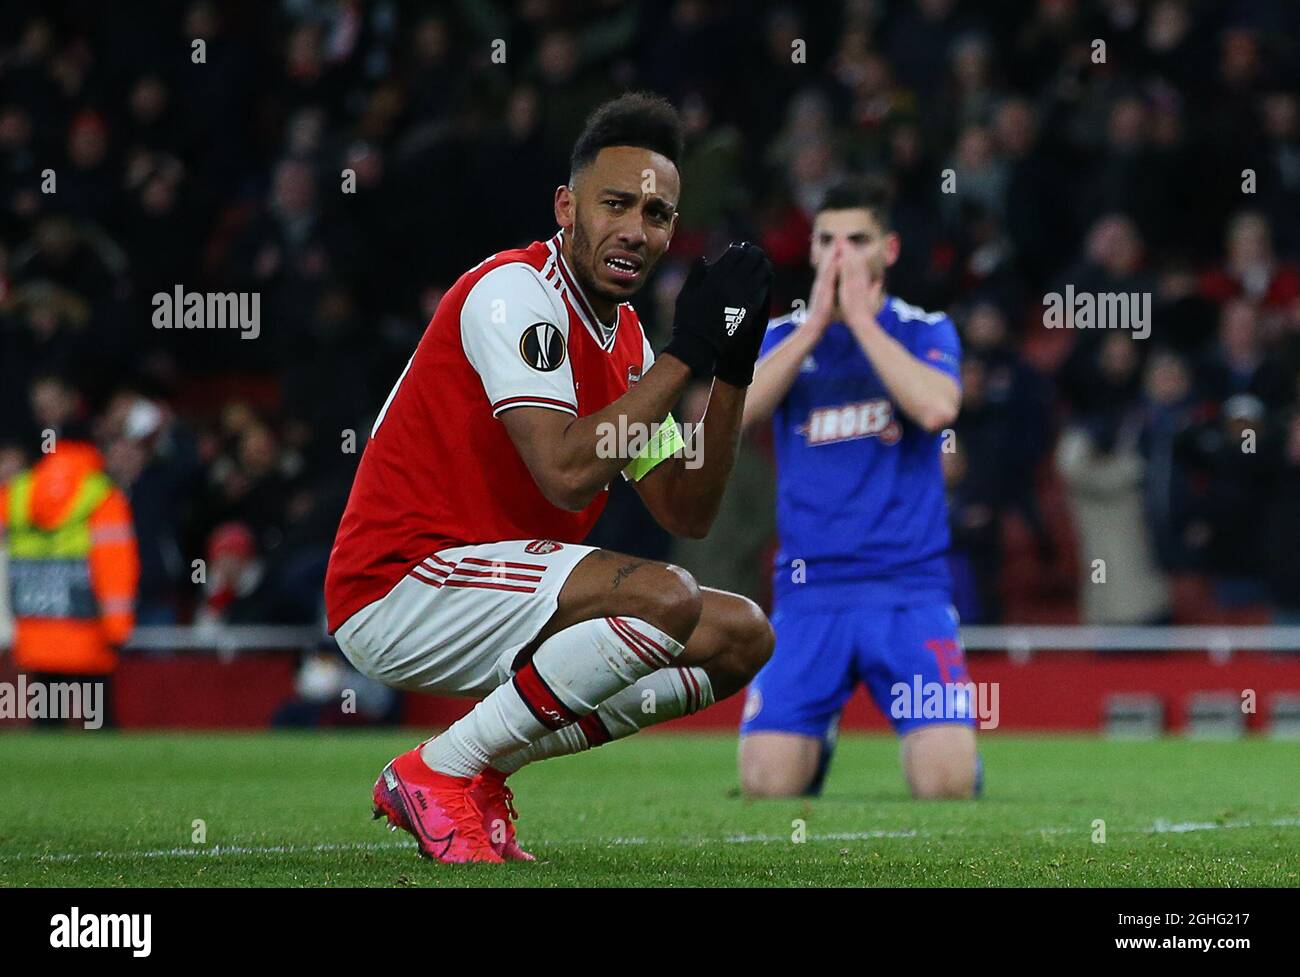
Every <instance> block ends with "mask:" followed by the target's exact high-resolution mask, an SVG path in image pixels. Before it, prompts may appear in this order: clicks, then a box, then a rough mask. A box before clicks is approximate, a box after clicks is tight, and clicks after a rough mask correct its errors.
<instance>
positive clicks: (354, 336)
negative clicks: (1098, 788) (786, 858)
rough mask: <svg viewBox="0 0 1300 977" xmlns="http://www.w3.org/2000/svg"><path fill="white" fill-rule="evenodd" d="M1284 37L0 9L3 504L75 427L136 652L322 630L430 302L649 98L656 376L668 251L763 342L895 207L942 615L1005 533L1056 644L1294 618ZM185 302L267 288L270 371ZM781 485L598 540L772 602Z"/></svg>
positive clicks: (831, 13) (902, 18)
mask: <svg viewBox="0 0 1300 977" xmlns="http://www.w3.org/2000/svg"><path fill="white" fill-rule="evenodd" d="M1297 39H1300V4H1295V3H1290V2H1286V0H1240V2H1208V0H1206V2H1197V0H1150V2H1139V0H1096V2H1084V0H1004V2H999V3H974V2H969V0H967V2H962V0H832V2H818V3H808V4H782V3H774V2H755V3H750V2H740V0H734V2H731V0H710V2H704V0H626V2H619V0H442V2H439V3H434V4H426V3H417V2H413V0H411V2H408V0H368V2H364V0H278V2H275V3H260V2H251V0H226V2H222V3H209V2H202V0H200V2H191V3H175V2H168V0H138V2H132V3H129V4H125V5H124V4H103V3H96V2H93V0H66V2H63V3H60V4H52V5H51V4H35V3H34V4H22V3H18V4H15V3H10V4H6V5H3V6H0V194H2V198H0V481H3V480H4V479H5V478H8V477H10V476H11V475H13V474H14V473H15V472H16V471H17V470H19V469H20V468H22V467H23V466H24V465H25V464H28V463H30V462H31V461H32V460H33V459H34V458H35V457H37V453H38V451H39V446H40V438H41V432H43V431H47V430H53V431H63V430H66V429H69V427H70V426H72V425H80V426H82V427H83V428H84V429H86V430H88V431H89V432H90V436H93V438H94V440H95V441H96V442H97V443H98V445H99V447H100V449H101V451H102V453H103V457H104V460H105V465H106V469H107V470H108V471H109V473H110V474H111V475H112V476H113V478H114V479H115V480H116V481H117V482H118V484H119V485H120V486H122V487H123V489H124V490H125V491H126V492H127V493H128V495H129V497H130V500H131V503H132V506H133V509H134V513H135V519H136V529H137V534H138V538H139V541H140V558H141V582H140V599H139V612H138V622H139V623H141V624H149V623H168V622H178V621H179V622H188V621H194V620H226V621H246V622H247V621H266V622H277V623H285V622H306V621H314V620H318V619H319V615H320V601H321V596H320V588H321V581H322V579H323V573H324V566H325V562H326V559H327V556H328V551H329V546H330V544H331V542H332V539H333V532H334V529H335V527H336V525H337V520H338V517H339V515H340V513H341V511H342V506H343V503H344V501H345V499H346V494H347V490H348V487H349V485H350V483H351V477H352V473H353V471H354V469H355V465H356V461H357V458H358V456H359V452H360V450H361V448H362V447H363V445H364V441H365V436H366V432H367V431H368V430H369V427H370V423H371V421H372V420H373V416H374V413H375V411H376V410H377V409H378V407H379V406H380V405H381V404H382V402H383V399H384V397H385V395H386V394H387V392H388V390H389V388H390V386H391V384H392V383H393V381H394V379H395V378H396V377H397V375H398V374H399V373H400V371H401V368H402V366H403V365H404V363H405V361H406V359H407V357H408V356H409V355H410V352H411V350H412V348H413V347H414V345H415V343H416V342H417V341H418V339H419V336H420V334H421V332H422V331H423V328H424V326H425V324H426V322H427V321H428V318H429V316H430V314H431V312H432V310H433V309H434V308H435V307H436V305H437V303H438V300H439V298H440V296H441V294H442V293H443V291H444V290H445V289H447V288H448V287H449V286H450V285H451V284H452V283H453V282H454V281H455V279H456V278H457V277H458V276H459V275H460V274H461V273H463V272H464V271H465V270H467V269H468V268H469V267H471V266H472V265H474V264H476V263H477V262H478V261H480V260H482V259H483V258H484V257H486V256H487V255H489V254H491V253H493V252H495V251H498V250H502V249H505V248H507V247H511V246H515V245H517V244H520V243H526V242H528V241H531V240H535V239H538V238H542V237H545V236H547V235H549V234H550V233H552V231H553V228H554V224H553V219H552V215H551V199H552V194H553V191H554V187H555V186H556V184H558V183H559V182H561V181H563V180H564V178H565V177H566V176H567V156H568V152H569V149H570V147H571V145H572V141H573V138H574V137H575V135H576V134H577V132H578V131H579V129H580V127H581V125H582V122H583V119H584V117H585V116H586V114H587V113H588V112H589V111H590V110H591V109H592V108H593V107H594V106H595V105H596V104H597V103H598V102H599V101H601V100H602V99H603V98H605V97H606V96H609V95H612V94H616V93H617V92H619V91H622V90H625V89H628V88H648V89H652V90H655V91H658V92H661V93H663V94H665V95H667V96H668V97H670V98H671V99H672V100H673V101H674V103H675V104H677V105H678V106H679V108H680V109H681V111H682V113H683V117H684V120H685V124H686V128H687V149H686V155H685V158H684V160H683V162H682V167H681V168H682V172H683V179H684V190H683V199H682V201H681V220H680V226H679V231H678V234H677V237H676V239H675V240H674V244H673V249H672V251H671V252H670V256H669V257H668V258H666V259H665V261H664V262H663V263H662V265H661V267H660V268H659V270H658V271H657V272H656V275H655V277H654V278H653V279H652V281H651V283H650V285H649V287H648V288H647V290H646V292H645V293H644V294H643V295H642V296H641V297H640V299H639V300H638V302H637V306H638V309H639V311H640V312H641V314H642V319H643V322H645V324H646V326H647V330H648V331H649V332H650V334H651V341H652V343H653V344H655V345H656V346H658V345H660V344H661V343H662V342H663V341H664V339H665V338H666V331H667V329H668V327H669V325H670V321H669V317H670V314H671V308H672V300H673V298H674V296H675V293H676V290H677V287H678V285H679V283H680V280H681V277H682V274H683V269H684V267H685V266H686V264H687V263H688V262H689V260H690V259H691V258H692V257H693V256H694V255H696V254H698V253H701V252H706V251H713V250H716V249H719V248H720V247H721V246H722V245H724V244H725V243H726V242H727V241H729V240H732V239H735V238H740V237H747V238H751V239H758V240H760V241H761V242H762V243H763V245H764V246H765V247H766V248H767V250H768V252H769V254H770V255H771V256H772V258H773V261H774V263H775V264H776V266H777V271H778V292H779V294H778V295H777V296H776V300H777V303H778V307H779V308H780V307H784V308H788V307H790V305H791V304H792V303H793V302H795V301H796V300H798V299H800V298H801V297H806V295H807V290H808V287H809V284H810V281H811V277H810V273H809V270H808V268H807V252H808V241H809V233H810V229H811V215H812V213H813V211H814V209H815V208H816V206H817V203H818V201H819V199H820V197H821V195H822V193H823V192H824V191H825V190H826V188H827V187H829V186H830V185H831V184H832V183H834V182H835V181H836V180H837V179H839V178H841V177H843V176H845V175H848V174H854V173H861V172H880V173H884V174H887V175H888V177H889V178H890V180H891V181H892V185H893V189H894V197H895V203H894V213H893V221H894V226H895V228H896V229H897V230H898V231H899V232H900V234H901V235H902V240H903V253H902V258H901V259H900V262H899V264H898V265H897V266H896V268H895V269H894V270H893V272H892V273H891V275H892V277H891V279H890V286H889V287H890V291H891V292H894V293H896V294H898V295H901V296H902V297H904V298H905V299H907V300H908V301H910V302H912V303H915V304H918V305H921V306H923V307H926V308H929V309H945V310H947V311H948V312H949V313H950V314H951V315H952V316H953V318H954V321H955V322H956V323H957V325H958V327H959V329H960V331H961V335H962V340H963V345H964V348H965V364H964V367H963V384H964V396H965V402H964V406H963V410H962V414H961V418H960V420H959V422H958V424H957V428H956V430H957V437H956V441H955V443H956V445H957V447H958V450H957V451H956V452H954V453H952V454H950V455H945V458H944V461H945V473H946V476H947V478H948V481H949V488H950V501H951V506H952V521H953V529H954V550H953V557H952V564H953V568H954V571H955V574H956V580H957V584H958V594H959V606H960V608H961V610H962V611H963V614H964V616H965V618H966V619H967V620H968V621H996V620H1000V619H1004V618H1005V617H1006V616H1007V614H1008V611H1007V608H1008V606H1019V605H1016V603H1015V601H1011V602H1010V604H1009V603H1008V585H1007V581H1006V577H1007V573H1006V568H1007V562H1008V553H1007V540H1008V537H1009V529H1008V526H1009V525H1012V524H1013V525H1014V526H1017V527H1021V529H1022V530H1023V532H1022V533H1021V535H1022V536H1023V537H1024V538H1025V539H1027V540H1028V541H1029V543H1028V551H1029V552H1030V553H1031V554H1032V559H1033V560H1035V561H1037V563H1038V565H1040V566H1041V568H1042V574H1043V576H1044V578H1045V579H1046V578H1048V577H1050V576H1051V573H1052V569H1053V568H1056V570H1057V571H1059V570H1060V569H1061V567H1062V566H1064V565H1068V566H1069V569H1068V571H1067V576H1068V577H1069V579H1070V580H1071V582H1072V584H1073V587H1072V591H1073V598H1074V600H1075V602H1077V607H1078V614H1079V615H1080V617H1081V619H1082V620H1085V621H1090V622H1158V621H1164V620H1171V619H1177V618H1178V613H1177V608H1176V604H1175V601H1174V600H1173V597H1172V593H1173V582H1175V581H1177V580H1179V579H1184V578H1186V577H1188V576H1191V577H1194V578H1196V579H1199V580H1201V581H1204V583H1205V586H1206V588H1207V590H1206V593H1207V594H1209V595H1211V599H1212V600H1213V601H1215V602H1217V605H1218V606H1222V607H1224V608H1233V607H1262V608H1266V609H1267V611H1268V613H1269V614H1270V615H1272V616H1273V617H1274V618H1275V619H1279V620H1286V619H1291V620H1300V569H1298V568H1300V561H1297V560H1296V559H1295V557H1294V554H1295V553H1296V552H1298V551H1300V384H1298V383H1297V378H1298V377H1300V265H1297V258H1298V257H1300V100H1298V98H1297V94H1296V93H1297V92H1298V91H1300V56H1298V54H1297V51H1296V44H1297ZM1098 41H1101V42H1104V43H1103V44H1102V46H1101V48H1100V49H1099V47H1098V43H1097V42H1098ZM199 42H201V43H199ZM947 171H951V172H952V174H953V176H954V179H952V180H945V179H944V178H943V174H944V173H946V172H947ZM51 190H52V191H53V192H50V191H51ZM1067 285H1072V286H1073V287H1074V289H1076V290H1077V291H1085V290H1090V291H1095V292H1125V293H1145V294H1149V295H1150V296H1151V303H1152V312H1151V330H1150V335H1149V337H1147V338H1144V339H1135V338H1134V337H1133V336H1132V335H1131V334H1130V333H1128V332H1124V331H1117V330H1111V331H1100V330H1094V331H1085V330H1049V329H1046V328H1045V327H1044V323H1043V302H1044V296H1045V295H1046V294H1047V293H1049V292H1052V291H1064V289H1065V287H1066V286H1067ZM177 286H183V288H184V289H186V290H188V291H240V292H256V293H259V294H260V296H261V327H260V333H259V335H258V336H257V338H256V339H244V338H241V336H240V335H239V334H238V333H237V332H233V331H225V330H187V329H158V328H155V327H154V325H153V324H152V316H153V312H154V306H153V296H154V295H155V294H156V293H159V292H162V293H166V294H169V295H170V294H171V293H172V292H173V291H174V290H175V289H176V288H177ZM779 308H778V311H779ZM700 399H701V398H700V396H699V395H698V392H697V393H695V394H693V395H692V396H691V397H689V398H688V401H689V402H688V404H687V405H686V407H685V410H684V412H683V413H684V419H688V420H689V419H694V418H693V416H692V412H695V413H698V409H699V401H700ZM771 480H772V472H771V466H770V461H769V458H768V454H767V452H766V446H765V441H764V439H763V437H762V436H761V435H759V436H757V437H755V438H753V439H751V440H750V441H749V442H747V444H746V447H745V451H744V454H743V457H742V459H741V461H740V464H739V465H738V468H737V474H736V482H735V484H734V486H733V488H732V489H731V495H730V497H729V501H728V506H727V509H726V511H724V513H723V516H722V518H721V519H720V521H719V525H718V526H717V528H716V530H715V532H714V534H713V535H712V537H711V538H710V539H709V540H706V541H699V542H678V541H673V540H670V539H669V538H667V537H666V536H664V535H663V534H662V533H661V532H660V531H659V530H658V529H657V528H656V527H655V526H654V525H653V524H652V523H651V522H650V520H649V518H648V516H647V515H646V514H645V513H644V511H643V510H642V509H641V508H640V507H639V504H638V503H637V502H636V501H635V499H634V496H632V495H631V494H630V492H628V490H626V489H625V488H624V487H623V486H617V487H616V488H617V490H616V492H615V495H614V497H613V498H612V499H611V503H610V506H609V510H608V514H607V516H606V517H605V518H604V519H603V520H602V522H601V524H600V525H599V526H598V528H597V531H596V540H595V542H597V543H598V544H600V545H607V546H614V547H617V548H620V549H623V550H627V551H633V552H638V553H642V554H645V555H650V556H658V557H671V558H673V559H677V560H679V561H681V562H683V563H686V564H687V565H688V566H690V567H691V569H693V570H695V571H696V572H697V573H698V574H699V576H700V577H701V579H702V580H703V581H704V582H706V583H708V584H711V585H714V586H723V587H730V588H733V589H738V590H741V591H744V592H747V593H751V594H754V595H755V596H762V595H763V593H764V591H765V588H766V581H765V577H766V568H765V565H764V557H765V556H766V555H767V554H768V553H769V552H770V542H771V528H772V525H771V510H772V489H771ZM1053 491H1055V492H1057V493H1058V494H1059V496H1060V498H1061V499H1063V500H1065V503H1064V505H1062V506H1056V505H1052V504H1050V500H1051V498H1052V493H1053ZM1045 500H1048V501H1047V504H1045ZM1097 559H1101V560H1104V561H1105V564H1106V570H1105V572H1108V573H1110V574H1111V575H1112V578H1113V579H1122V580H1125V581H1137V582H1138V584H1137V585H1134V586H1129V585H1128V584H1126V585H1125V586H1123V587H1110V588H1107V587H1097V586H1091V583H1092V582H1093V581H1094V580H1095V574H1096V572H1097V571H1096V567H1095V565H1094V562H1093V561H1094V560H1097ZM196 560H203V561H205V563H204V565H205V567H206V572H205V573H204V574H196V573H195V572H194V567H195V562H194V561H196Z"/></svg>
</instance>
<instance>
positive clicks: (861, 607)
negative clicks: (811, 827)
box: [740, 182, 981, 797]
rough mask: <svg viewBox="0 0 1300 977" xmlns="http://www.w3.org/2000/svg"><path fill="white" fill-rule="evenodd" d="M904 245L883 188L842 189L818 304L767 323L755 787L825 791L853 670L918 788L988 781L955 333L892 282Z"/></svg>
mask: <svg viewBox="0 0 1300 977" xmlns="http://www.w3.org/2000/svg"><path fill="white" fill-rule="evenodd" d="M898 253H899V238H898V235H897V234H895V233H893V232H892V231H891V230H890V225H889V217H888V205H887V197H886V194H885V192H884V190H883V189H882V188H880V187H877V186H875V185H874V184H871V183H867V182H860V183H859V182H851V183H845V184H843V185H841V186H838V187H835V188H834V189H832V190H831V191H830V192H829V193H828V194H827V196H826V199H825V201H824V203H823V205H822V207H821V208H820V210H819V211H818V213H817V216H816V219H815V222H814V226H813V239H812V255H811V257H812V264H813V266H814V268H815V269H816V279H815V282H814V284H813V291H812V295H811V298H810V300H809V303H808V307H807V311H806V312H803V313H802V314H801V313H796V314H795V315H794V316H787V317H785V318H781V319H777V320H774V321H773V322H772V323H771V324H770V325H769V327H768V331H767V335H766V337H765V339H764V342H763V350H762V353H761V354H760V355H761V357H762V358H761V359H760V360H759V363H758V367H757V371H756V374H755V378H754V383H753V385H752V386H751V387H750V391H749V397H748V399H747V400H746V402H745V423H746V424H747V425H748V424H752V423H758V422H761V421H765V420H767V419H768V418H771V419H772V423H773V433H774V442H775V448H776V461H777V528H778V531H779V535H780V544H781V548H780V552H779V553H778V554H777V558H776V566H775V585H774V593H775V610H774V613H773V615H772V625H773V627H774V629H775V631H776V650H775V652H774V654H773V656H772V658H771V660H770V661H769V662H768V663H767V665H766V666H765V667H764V668H763V669H762V671H760V672H759V674H758V675H757V677H756V678H755V679H754V681H753V683H752V684H751V685H750V687H749V698H748V699H747V701H746V703H745V714H744V719H743V721H742V725H741V737H742V738H741V745H740V776H741V783H742V786H743V789H744V791H745V793H746V795H748V796H751V797H774V796H790V795H798V794H809V793H812V794H815V793H818V792H819V791H820V789H821V782H822V778H823V777H824V775H825V772H826V768H827V765H828V763H829V761H830V756H831V752H832V750H833V748H834V742H835V736H836V731H837V727H838V724H839V716H840V711H841V710H842V709H843V707H844V704H845V702H846V701H847V700H848V698H849V696H850V695H852V693H853V690H854V689H855V688H856V687H857V684H858V683H859V682H863V683H865V684H866V686H867V689H868V690H869V691H870V693H871V696H872V698H873V699H874V700H875V703H876V705H877V706H878V707H879V708H880V710H881V711H882V712H883V713H884V714H885V715H886V716H887V717H888V718H889V719H890V721H891V722H892V723H893V726H894V729H895V731H896V732H897V733H898V734H899V736H900V737H901V743H902V765H903V772H904V775H905V776H906V779H907V783H908V786H909V787H910V788H911V791H912V794H913V796H915V797H971V796H975V795H977V794H978V793H979V789H980V780H981V773H980V763H979V758H978V755H977V753H976V747H975V725H976V716H975V708H974V704H973V699H974V695H973V692H974V687H973V685H972V684H971V680H970V677H969V675H968V673H967V671H966V662H965V656H964V653H963V651H962V646H961V641H960V638H959V636H958V631H957V623H958V622H957V614H956V611H955V610H954V609H953V607H952V598H951V583H950V580H949V575H948V568H947V562H946V559H945V554H946V552H947V550H948V545H949V537H948V518H947V506H946V504H945V501H944V484H943V475H942V473H941V470H940V450H941V442H942V438H943V431H944V429H945V428H947V427H948V426H949V425H951V424H952V423H953V422H954V421H955V420H956V417H957V412H958V408H959V405H960V401H961V389H960V386H959V383H958V381H959V377H960V368H961V348H960V344H959V342H958V339H957V331H956V329H955V328H954V327H953V324H952V321H951V320H950V319H949V318H948V317H947V316H946V315H944V314H943V313H927V312H924V311H922V310H921V309H918V308H916V307H915V306H912V305H908V304H907V303H906V302H903V301H902V300H901V299H898V298H896V297H893V296H890V295H888V294H886V293H885V291H884V273H885V268H886V267H888V266H890V265H892V264H893V263H894V262H895V261H896V260H897V258H898ZM918 693H922V694H921V695H919V696H918ZM934 693H937V695H935V694H934ZM945 693H946V694H945ZM936 698H937V699H939V700H940V702H939V703H938V706H937V707H936V702H935V699H936ZM918 699H927V700H929V701H924V702H923V701H918Z"/></svg>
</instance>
